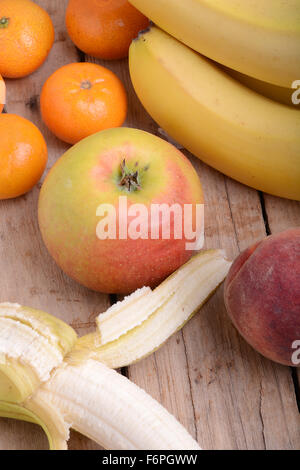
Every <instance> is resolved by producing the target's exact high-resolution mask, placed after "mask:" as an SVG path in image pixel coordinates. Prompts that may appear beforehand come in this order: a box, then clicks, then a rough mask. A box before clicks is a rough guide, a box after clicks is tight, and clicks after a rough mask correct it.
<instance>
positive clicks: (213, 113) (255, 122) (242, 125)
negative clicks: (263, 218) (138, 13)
mask: <svg viewBox="0 0 300 470" xmlns="http://www.w3.org/2000/svg"><path fill="white" fill-rule="evenodd" d="M151 3H153V4H154V3H156V2H151ZM176 3H177V2H176ZM149 4H150V2H149ZM184 4H185V2H184ZM215 29H216V28H215ZM299 50H300V49H299ZM129 65H130V74H131V79H132V83H133V85H134V88H135V90H136V93H137V95H138V97H139V98H140V100H141V102H142V104H143V105H144V106H145V108H146V110H147V111H148V112H149V114H150V115H151V116H152V117H153V119H154V120H155V121H157V122H158V123H159V125H160V126H161V127H162V128H163V129H164V130H165V131H167V133H168V134H169V135H170V136H171V137H172V138H174V139H175V140H177V141H178V142H179V143H180V144H182V145H183V146H185V147H186V148H187V149H188V150H190V151H191V152H192V153H194V154H195V155H196V156H198V157H199V158H200V159H201V160H203V161H204V162H205V163H207V164H209V165H211V166H212V167H214V168H216V169H217V170H219V171H221V172H223V173H225V174H226V175H227V176H230V177H232V178H234V179H236V180H238V181H240V182H242V183H244V184H246V185H248V186H251V187H253V188H256V189H258V190H261V191H265V192H267V193H270V194H273V195H276V196H281V197H285V198H289V199H296V200H300V184H299V181H300V112H299V110H298V109H293V108H291V107H288V106H284V105H282V104H279V103H276V102H273V101H271V100H270V99H268V98H265V97H264V96H262V95H259V94H258V93H256V92H254V91H252V90H250V89H249V88H247V87H246V86H244V85H242V84H241V83H240V82H238V81H236V80H235V79H233V78H232V77H230V76H229V75H228V74H226V73H225V72H224V71H223V70H222V69H221V68H220V67H218V66H217V65H216V64H214V63H212V62H211V61H210V60H209V59H206V58H205V57H203V56H201V55H200V54H197V53H196V52H194V51H193V50H191V49H189V48H188V47H187V46H185V45H184V44H182V43H181V42H179V41H177V40H176V39H174V38H173V37H171V36H169V35H168V34H167V33H165V32H164V31H162V30H160V29H159V28H157V27H155V26H153V27H151V28H150V29H149V30H147V31H145V32H142V33H141V34H140V35H139V37H138V38H137V39H136V40H135V41H133V43H132V44H131V47H130V53H129Z"/></svg>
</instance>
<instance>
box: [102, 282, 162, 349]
mask: <svg viewBox="0 0 300 470" xmlns="http://www.w3.org/2000/svg"><path fill="white" fill-rule="evenodd" d="M151 294H152V290H151V288H150V287H142V288H141V289H137V290H136V291H135V292H133V294H130V295H128V296H126V297H125V298H124V299H123V300H122V301H119V302H116V303H115V304H113V305H112V306H111V307H110V308H109V309H108V310H106V312H104V313H101V314H100V315H99V316H98V317H97V319H96V323H97V328H98V331H99V334H100V341H101V344H106V343H109V342H110V341H113V340H115V339H118V338H119V337H120V336H121V335H122V334H124V333H127V331H129V330H131V329H132V328H134V327H135V326H138V325H140V324H141V323H142V322H143V321H144V320H146V319H147V318H148V316H149V315H150V314H151V313H152V311H153V310H151V308H148V304H149V302H148V300H149V299H150V297H151Z"/></svg>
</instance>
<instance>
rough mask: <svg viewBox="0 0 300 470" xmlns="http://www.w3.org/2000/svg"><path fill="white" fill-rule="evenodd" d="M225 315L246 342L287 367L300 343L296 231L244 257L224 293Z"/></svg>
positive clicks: (232, 271) (268, 241) (236, 264)
mask: <svg viewBox="0 0 300 470" xmlns="http://www.w3.org/2000/svg"><path fill="white" fill-rule="evenodd" d="M224 297H225V305H226V308H227V312H228V314H229V316H230V318H231V320H232V322H233V323H234V325H235V326H236V328H237V329H238V331H239V332H240V334H241V335H242V336H243V337H244V338H245V340H246V341H247V342H248V343H249V344H251V346H253V348H254V349H256V350H257V351H258V352H260V353H261V354H262V355H263V356H265V357H267V358H269V359H272V360H273V361H275V362H279V363H281V364H286V365H290V366H292V365H297V364H295V363H293V362H292V355H293V352H295V349H294V348H295V345H294V347H293V346H292V344H293V343H294V341H296V340H300V227H299V228H293V229H289V230H286V231H284V232H281V233H278V234H276V235H271V236H269V237H267V238H265V239H264V240H262V241H260V242H258V243H256V244H255V245H253V246H251V247H249V248H248V249H246V250H245V251H243V252H242V253H241V254H240V256H238V258H237V259H236V260H235V262H234V263H233V265H232V267H231V269H230V271H229V274H228V276H227V279H226V281H225V287H224Z"/></svg>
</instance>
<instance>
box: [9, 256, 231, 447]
mask: <svg viewBox="0 0 300 470" xmlns="http://www.w3.org/2000/svg"><path fill="white" fill-rule="evenodd" d="M230 265H231V263H230V262H229V261H228V260H226V259H225V257H224V254H223V252H222V251H221V250H209V251H206V252H201V253H199V254H198V255H196V256H194V257H193V258H191V260H190V261H189V262H188V263H186V264H185V265H183V266H182V267H181V268H180V269H179V270H178V271H176V272H175V273H173V274H172V275H171V276H170V277H169V278H168V279H166V280H165V281H164V282H163V283H162V284H161V285H160V286H158V287H157V288H156V289H154V290H153V291H152V290H151V289H150V288H148V287H144V288H143V289H139V290H138V291H136V292H135V293H133V294H132V295H130V296H128V297H127V298H125V299H124V300H123V301H122V302H118V303H117V304H115V305H114V306H113V307H111V308H110V309H109V310H108V311H107V312H105V313H104V314H100V315H99V317H98V319H97V330H96V332H95V333H93V334H91V335H86V336H83V337H82V338H80V339H79V340H77V336H76V333H75V332H74V330H73V329H72V328H71V327H70V326H68V325H66V324H65V323H64V322H62V321H61V320H59V319H57V318H55V317H53V316H51V315H49V314H47V313H45V312H41V311H37V310H34V309H30V308H27V307H21V306H19V305H18V304H9V303H4V304H0V416H3V417H10V418H16V419H21V420H24V421H29V422H33V423H36V424H39V425H40V426H42V427H43V429H44V431H45V432H46V434H47V436H48V440H49V445H50V448H51V449H56V450H59V449H66V448H67V441H68V438H69V429H70V427H72V428H74V429H76V430H77V431H79V432H81V433H83V434H85V435H86V436H88V437H90V438H91V439H93V440H95V441H96V442H97V443H99V444H100V445H101V446H103V447H105V448H107V449H119V450H121V449H147V450H151V449H170V450H173V449H174V450H175V449H181V450H183V449H199V446H198V444H197V443H196V442H195V441H194V440H193V439H192V437H191V436H190V435H189V434H188V433H187V431H186V430H185V429H184V428H183V427H182V426H181V424H179V423H178V422H177V421H176V419H175V418H174V417H173V416H171V415H170V414H169V413H168V412H167V411H166V410H165V409H164V408H163V407H162V406H161V405H160V404H158V403H157V402H156V401H155V400H154V399H152V398H151V397H150V396H148V395H147V394H146V393H145V392H144V391H143V390H141V389H140V388H139V387H137V386H136V385H134V384H133V383H131V382H130V381H129V380H128V379H127V378H125V377H123V376H121V375H119V374H118V373H117V372H115V371H114V370H112V369H111V368H109V367H108V366H110V367H112V368H117V367H120V366H122V365H124V364H130V363H132V362H135V361H137V360H139V359H141V358H142V357H144V356H146V355H148V354H150V353H151V352H153V351H154V350H156V349H157V348H158V347H160V346H161V345H162V344H163V343H164V342H165V341H166V340H167V339H168V338H169V336H170V335H172V334H173V333H174V332H175V331H177V330H178V329H179V328H181V327H182V326H183V325H184V324H185V322H186V321H187V320H188V319H189V318H191V316H192V315H193V314H194V313H195V312H196V311H197V310H198V309H199V308H200V307H201V305H202V304H203V303H204V302H205V301H206V300H207V298H208V297H209V296H210V295H211V294H212V293H213V292H214V291H215V289H216V288H217V287H218V285H219V284H220V283H221V282H222V281H223V280H224V278H225V277H226V275H227V273H228V270H229V268H230Z"/></svg>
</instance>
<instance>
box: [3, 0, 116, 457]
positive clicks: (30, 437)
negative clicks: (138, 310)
mask: <svg viewBox="0 0 300 470" xmlns="http://www.w3.org/2000/svg"><path fill="white" fill-rule="evenodd" d="M37 3H39V4H40V5H41V6H43V7H45V8H46V9H47V10H48V12H49V13H50V15H51V18H52V20H53V22H54V26H55V32H56V40H55V44H54V46H53V49H52V51H51V53H50V56H49V58H48V60H47V61H46V63H45V64H44V65H43V66H42V67H41V68H40V69H39V70H38V71H37V72H35V73H34V74H33V75H31V76H29V77H26V78H24V79H21V80H7V82H6V83H7V106H6V109H7V112H9V113H15V114H19V115H21V116H23V117H25V118H28V119H30V120H31V121H32V122H34V123H35V124H36V125H37V126H38V127H39V128H40V129H41V131H42V133H43V134H44V136H45V138H46V140H47V144H48V150H49V160H48V165H47V170H49V168H51V166H52V165H53V164H54V163H55V161H56V160H57V158H58V157H60V156H61V155H62V154H63V153H64V152H65V150H66V149H67V148H68V146H67V145H65V144H64V143H62V142H60V141H59V140H58V139H56V138H55V137H54V136H53V135H52V134H51V133H50V132H49V131H48V130H47V129H46V128H45V126H44V125H43V124H42V122H41V118H40V112H39V105H38V97H39V94H40V91H41V88H42V85H43V83H44V81H45V80H46V78H47V77H48V76H49V75H50V74H51V73H52V72H53V71H54V70H56V69H57V68H58V67H60V66H62V65H64V64H66V63H69V62H74V61H77V60H78V54H77V51H76V49H75V48H74V45H73V44H72V42H71V41H70V39H69V38H68V36H67V33H66V31H65V25H64V6H65V5H66V2H62V1H61V0H48V1H47V2H44V1H42V0H40V1H38V2H37ZM45 4H46V5H45ZM45 174H46V173H45ZM39 189H40V184H39V185H38V186H37V187H35V188H34V189H33V190H32V191H31V192H30V193H29V194H27V195H25V196H23V197H20V198H18V199H15V200H10V201H2V202H0V240H1V243H0V269H1V272H2V273H3V276H2V282H1V286H0V301H11V302H19V303H21V304H24V305H29V306H32V307H36V308H41V309H44V310H46V311H48V312H49V313H52V314H54V315H56V316H58V317H60V318H62V319H63V320H65V321H67V322H68V323H70V324H71V325H72V326H74V328H75V329H76V330H77V331H78V333H79V334H84V333H86V332H89V331H91V330H93V329H94V318H95V316H96V315H97V314H98V313H100V312H101V311H104V310H106V308H107V307H108V305H109V304H110V302H109V298H108V296H107V295H104V294H97V293H94V292H91V291H89V290H88V289H85V288H83V287H81V286H80V285H79V284H77V283H75V282H73V281H72V280H71V279H69V278H68V277H67V276H65V275H64V274H63V273H62V271H61V270H60V269H59V268H58V267H57V266H56V264H55V262H54V261H53V260H52V259H51V257H50V255H49V254H48V253H47V250H46V248H45V246H44V244H43V242H42V240H41V237H40V232H39V228H38V222H37V201H38V195H39ZM20 426H21V427H20ZM21 430H23V433H22V432H21ZM21 435H22V436H23V437H22V439H21V440H20V446H22V448H41V447H43V446H44V445H45V439H44V436H43V433H42V432H41V431H40V430H39V429H38V427H36V426H33V425H30V424H21V423H20V422H17V421H12V420H11V421H8V420H3V419H1V420H0V436H1V439H0V449H5V448H11V447H13V448H17V446H18V440H19V439H18V438H19V436H21ZM73 438H74V440H75V441H74V442H73V440H72V441H71V446H72V447H77V448H81V447H82V448H91V449H93V448H99V447H98V446H96V445H95V444H94V443H92V442H91V441H90V440H88V439H87V438H84V437H83V436H79V435H78V434H72V439H73Z"/></svg>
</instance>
